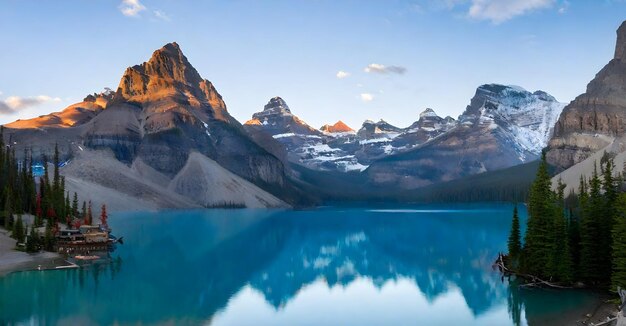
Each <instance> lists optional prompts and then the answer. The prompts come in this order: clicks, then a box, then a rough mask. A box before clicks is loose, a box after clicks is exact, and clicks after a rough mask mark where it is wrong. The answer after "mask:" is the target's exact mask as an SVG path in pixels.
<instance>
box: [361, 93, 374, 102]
mask: <svg viewBox="0 0 626 326" xmlns="http://www.w3.org/2000/svg"><path fill="white" fill-rule="evenodd" d="M360 97H361V101H363V102H366V103H367V102H371V101H373V100H374V95H372V94H370V93H361V95H360Z"/></svg>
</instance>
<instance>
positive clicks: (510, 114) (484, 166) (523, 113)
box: [366, 84, 563, 189]
mask: <svg viewBox="0 0 626 326" xmlns="http://www.w3.org/2000/svg"><path fill="white" fill-rule="evenodd" d="M562 108H563V104H561V103H559V102H557V101H556V100H555V99H554V98H553V97H552V96H550V95H548V94H547V93H545V92H542V91H537V92H534V93H530V92H528V91H526V90H524V89H522V88H520V87H516V86H504V85H497V84H490V85H483V86H480V87H479V88H478V89H477V90H476V94H475V95H474V97H473V98H472V100H471V101H470V105H468V106H467V108H466V109H465V112H463V114H462V115H461V116H459V119H458V122H452V120H449V119H448V121H450V122H449V123H445V121H446V119H441V118H438V117H436V116H434V115H433V114H432V112H430V111H426V112H424V114H423V116H422V118H421V119H420V120H421V122H420V121H418V122H417V123H416V125H423V126H425V128H424V127H423V128H422V130H424V129H426V130H431V129H430V128H431V127H430V126H431V125H433V126H439V127H438V128H436V129H435V130H438V131H437V133H432V132H434V131H435V130H431V133H432V134H431V135H430V136H429V138H428V140H427V141H425V142H423V143H422V145H420V146H417V147H415V148H413V149H411V150H408V151H406V152H404V153H400V154H397V155H391V156H388V157H385V158H382V159H381V160H378V161H376V162H374V163H373V164H372V165H371V166H370V167H369V168H368V169H367V170H366V174H367V175H368V178H369V179H370V180H371V182H373V183H375V184H379V185H387V186H392V185H393V186H395V187H400V188H405V189H413V188H419V187H422V186H426V185H429V184H432V183H437V182H442V181H449V180H453V179H456V178H460V177H464V176H468V175H471V174H476V173H481V172H485V171H492V170H498V169H503V168H507V167H510V166H513V165H517V164H521V163H524V162H528V161H531V160H534V159H536V158H537V157H538V156H539V154H540V152H541V149H542V148H543V147H544V146H545V144H546V142H547V140H548V139H549V137H550V135H551V133H552V128H550V126H551V125H553V124H554V121H555V120H556V117H558V115H559V113H560V112H561V110H562ZM398 138H400V137H398Z"/></svg>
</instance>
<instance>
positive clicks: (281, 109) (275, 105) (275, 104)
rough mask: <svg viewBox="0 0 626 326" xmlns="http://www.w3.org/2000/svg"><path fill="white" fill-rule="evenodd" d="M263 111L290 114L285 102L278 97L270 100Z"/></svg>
mask: <svg viewBox="0 0 626 326" xmlns="http://www.w3.org/2000/svg"><path fill="white" fill-rule="evenodd" d="M263 111H272V112H275V113H287V114H291V110H289V106H288V105H287V102H285V100H283V99H282V98H281V97H279V96H276V97H273V98H271V99H270V101H269V102H267V104H265V106H264V107H263Z"/></svg>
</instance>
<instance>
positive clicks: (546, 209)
mask: <svg viewBox="0 0 626 326" xmlns="http://www.w3.org/2000/svg"><path fill="white" fill-rule="evenodd" d="M550 187H551V181H550V175H549V174H548V164H547V163H546V161H545V154H544V155H543V156H542V160H541V163H540V164H539V169H538V170H537V176H536V177H535V181H534V182H533V184H532V186H531V188H530V194H529V197H528V230H527V232H526V238H525V241H524V251H525V255H524V257H523V259H522V262H523V267H524V269H525V270H526V271H527V272H528V273H531V274H534V275H547V274H548V272H549V271H548V262H549V261H550V257H552V248H553V246H554V233H553V229H552V227H553V224H554V213H555V207H554V205H555V203H554V201H555V195H554V193H553V192H552V190H551V189H550Z"/></svg>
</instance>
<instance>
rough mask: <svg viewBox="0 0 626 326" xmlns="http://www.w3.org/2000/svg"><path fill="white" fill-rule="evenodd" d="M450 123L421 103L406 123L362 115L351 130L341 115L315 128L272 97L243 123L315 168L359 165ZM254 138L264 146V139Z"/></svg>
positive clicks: (430, 136) (362, 166)
mask: <svg viewBox="0 0 626 326" xmlns="http://www.w3.org/2000/svg"><path fill="white" fill-rule="evenodd" d="M455 125H456V121H455V120H454V119H452V118H450V117H447V118H441V117H439V116H437V114H435V112H434V111H433V110H432V109H427V110H426V111H424V112H422V114H421V115H420V119H419V120H418V121H417V122H415V123H413V124H412V125H411V126H410V127H408V128H399V127H396V126H393V125H391V124H389V123H388V122H386V121H384V120H382V119H381V120H380V121H378V122H374V121H372V120H366V121H365V122H363V125H362V126H361V128H360V129H359V130H358V131H356V132H355V131H354V130H353V129H352V128H350V127H348V126H347V125H346V124H345V123H343V122H341V121H339V122H337V123H335V124H334V125H325V126H323V127H322V128H320V130H321V131H319V130H314V129H313V128H312V127H310V126H309V125H308V124H306V123H305V122H304V121H302V120H301V119H300V118H298V117H297V116H295V115H294V114H293V113H292V112H291V110H290V109H289V106H288V105H287V103H285V101H284V100H283V99H281V98H280V97H275V98H273V99H271V100H270V101H269V103H268V104H267V105H265V107H264V109H263V111H261V112H258V113H255V114H254V115H253V116H252V119H251V120H249V121H248V122H246V124H245V125H244V127H245V129H246V130H247V131H248V132H249V133H250V134H253V135H256V136H255V138H259V139H260V137H258V135H259V134H260V133H265V134H267V135H269V136H271V137H272V138H273V140H274V141H277V142H279V143H280V144H282V145H283V146H284V148H285V149H286V152H287V154H286V156H287V159H288V161H290V162H292V163H296V164H300V165H304V166H306V167H309V168H312V169H316V170H328V171H342V172H348V171H363V170H365V169H366V168H367V167H368V166H369V164H371V163H372V162H373V161H375V160H377V159H380V158H383V157H386V156H389V155H391V154H396V153H401V152H403V151H406V150H409V149H411V148H414V147H415V146H418V145H420V144H422V143H424V142H426V141H428V140H430V139H433V138H434V137H436V136H438V135H440V134H442V133H444V132H446V131H447V130H449V129H450V128H452V127H453V126H455ZM259 142H261V143H262V146H265V147H267V146H268V144H267V143H268V141H267V139H266V140H265V141H263V140H259ZM277 156H278V155H277Z"/></svg>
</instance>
